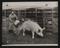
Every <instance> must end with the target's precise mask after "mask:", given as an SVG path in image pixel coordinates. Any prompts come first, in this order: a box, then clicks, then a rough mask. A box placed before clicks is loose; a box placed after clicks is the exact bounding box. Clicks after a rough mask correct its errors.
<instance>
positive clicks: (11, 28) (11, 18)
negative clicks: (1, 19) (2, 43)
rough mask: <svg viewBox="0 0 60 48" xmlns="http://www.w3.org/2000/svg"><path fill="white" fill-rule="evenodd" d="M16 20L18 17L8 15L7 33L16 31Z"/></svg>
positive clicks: (12, 14)
mask: <svg viewBox="0 0 60 48" xmlns="http://www.w3.org/2000/svg"><path fill="white" fill-rule="evenodd" d="M17 19H18V17H17V16H16V15H15V14H14V12H12V13H11V14H10V15H9V31H16V27H15V25H14V23H15V21H16V20H17Z"/></svg>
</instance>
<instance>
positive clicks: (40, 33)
mask: <svg viewBox="0 0 60 48" xmlns="http://www.w3.org/2000/svg"><path fill="white" fill-rule="evenodd" d="M43 30H45V27H44V28H41V29H39V30H38V32H37V34H38V35H39V36H41V37H43V36H44V35H43Z"/></svg>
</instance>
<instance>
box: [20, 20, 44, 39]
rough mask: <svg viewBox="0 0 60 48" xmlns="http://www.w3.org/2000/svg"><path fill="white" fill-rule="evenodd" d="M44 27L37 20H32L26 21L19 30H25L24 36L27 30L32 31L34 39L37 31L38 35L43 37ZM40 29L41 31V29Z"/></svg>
mask: <svg viewBox="0 0 60 48" xmlns="http://www.w3.org/2000/svg"><path fill="white" fill-rule="evenodd" d="M44 29H45V27H44V28H41V27H40V26H39V25H38V24H37V22H33V21H31V20H28V21H25V22H24V23H23V24H22V25H21V26H20V28H19V30H20V31H21V30H23V36H25V30H28V31H31V32H32V39H34V34H35V33H36V34H37V35H39V36H41V37H43V30H44ZM39 30H40V31H39Z"/></svg>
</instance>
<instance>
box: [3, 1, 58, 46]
mask: <svg viewBox="0 0 60 48" xmlns="http://www.w3.org/2000/svg"><path fill="white" fill-rule="evenodd" d="M2 46H58V1H50V2H46V1H45V2H43V1H42V2H2Z"/></svg>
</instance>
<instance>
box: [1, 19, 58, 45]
mask: <svg viewBox="0 0 60 48" xmlns="http://www.w3.org/2000/svg"><path fill="white" fill-rule="evenodd" d="M2 25H3V26H2V44H57V43H58V32H55V33H46V34H45V35H44V37H43V38H41V37H39V36H37V35H36V34H35V38H34V39H32V37H31V36H32V35H31V33H30V32H27V31H26V36H23V35H22V32H21V33H20V35H19V37H18V38H17V36H16V35H15V34H14V33H13V32H8V31H7V30H8V28H6V27H7V26H6V25H7V24H6V19H3V22H2Z"/></svg>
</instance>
